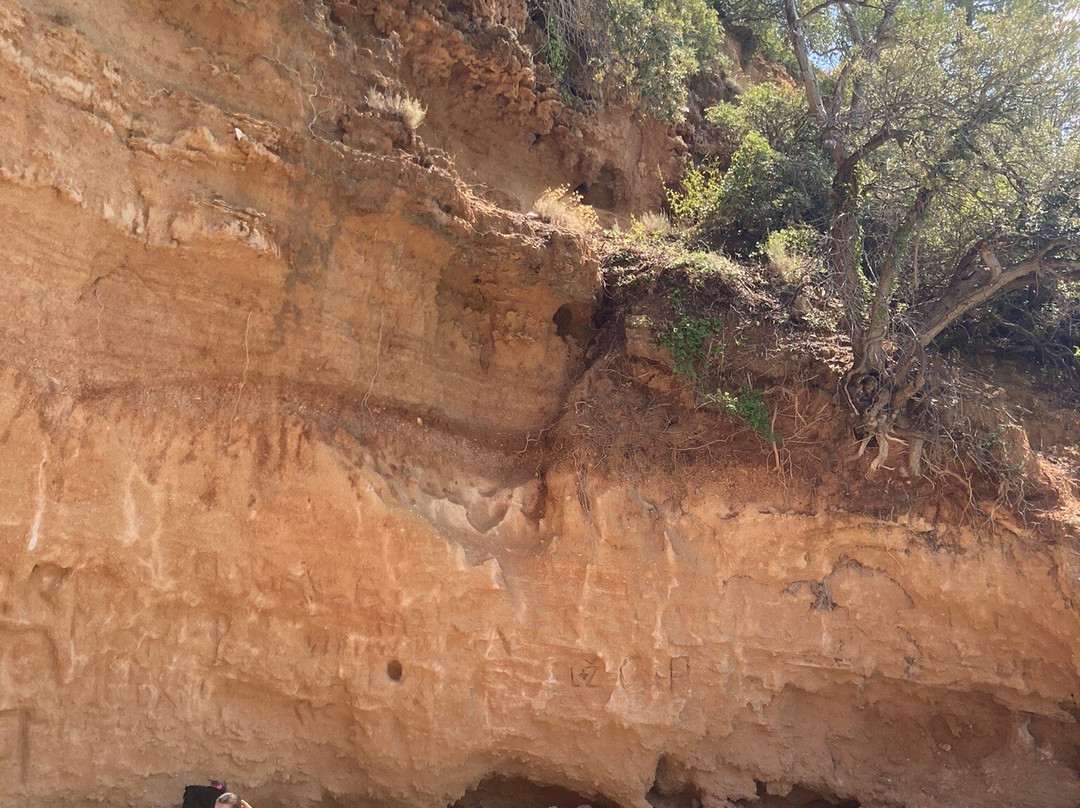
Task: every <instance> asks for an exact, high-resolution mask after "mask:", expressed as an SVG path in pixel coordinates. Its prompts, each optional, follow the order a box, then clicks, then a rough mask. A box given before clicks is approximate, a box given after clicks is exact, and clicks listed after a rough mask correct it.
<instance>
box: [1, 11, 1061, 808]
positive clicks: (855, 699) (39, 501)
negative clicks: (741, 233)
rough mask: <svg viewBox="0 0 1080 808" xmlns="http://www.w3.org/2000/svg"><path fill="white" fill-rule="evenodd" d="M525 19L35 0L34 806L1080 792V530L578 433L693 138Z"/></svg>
mask: <svg viewBox="0 0 1080 808" xmlns="http://www.w3.org/2000/svg"><path fill="white" fill-rule="evenodd" d="M524 25H525V11H524V7H523V6H522V5H521V4H519V3H514V2H506V3H503V2H476V3H474V2H471V1H470V0H465V1H464V2H451V3H448V4H447V5H443V4H442V3H441V2H439V1H438V0H426V2H420V1H419V0H417V2H411V1H410V0H384V1H382V2H367V1H366V0H361V2H358V3H344V2H339V3H321V2H318V1H317V0H307V1H306V2H301V0H262V2H258V3H256V2H252V1H251V0H247V1H246V2H245V1H244V0H200V2H194V1H193V0H190V1H186V2H175V0H92V1H91V0H53V1H52V2H45V1H44V0H42V1H41V2H38V0H0V212H2V216H0V240H2V243H3V252H2V256H3V259H2V260H3V264H4V265H3V268H2V275H0V304H2V305H3V308H4V311H5V316H4V317H3V318H2V320H0V784H2V789H0V805H3V806H12V807H14V806H21V805H26V804H29V803H31V802H32V803H33V804H35V805H38V806H43V808H48V807H49V806H60V805H64V806H83V805H91V804H99V803H101V802H105V801H107V802H108V803H109V804H111V805H118V806H123V805H131V806H134V805H151V806H168V805H174V804H177V803H178V801H179V795H180V793H181V790H182V787H183V785H184V784H186V783H188V782H199V781H205V780H206V779H208V778H209V777H211V776H217V777H223V778H225V779H227V780H229V781H230V783H231V784H233V785H235V786H236V787H238V788H239V789H240V790H242V791H243V792H244V794H245V795H246V796H247V797H248V798H249V799H250V800H251V801H252V802H253V803H255V804H256V805H259V806H263V807H265V806H270V807H271V808H272V806H278V805H296V806H316V805H327V806H331V805H341V806H351V805H379V806H421V807H422V808H438V807H439V806H443V805H446V804H448V803H452V802H454V801H456V800H459V799H461V798H462V797H463V796H465V795H466V793H467V792H468V796H465V799H464V801H463V806H477V805H481V806H502V805H506V806H510V805H515V806H526V808H534V806H535V808H546V806H548V805H560V806H565V807H566V808H574V806H576V805H578V804H579V803H584V802H592V803H593V804H596V805H610V804H611V803H614V804H617V805H619V806H622V808H645V807H646V806H647V802H646V798H647V795H648V799H650V800H651V801H652V802H653V803H654V804H657V805H661V806H677V807H678V808H697V806H698V805H701V806H705V808H721V807H722V806H726V805H729V804H731V803H734V804H738V805H759V806H799V805H818V804H831V803H837V804H845V805H849V806H852V805H862V806H872V805H877V806H906V807H907V808H929V806H979V808H992V807H994V806H1001V808H1006V806H1008V807H1010V808H1018V807H1020V806H1030V807H1031V808H1043V807H1047V808H1049V807H1053V806H1060V808H1071V807H1072V806H1075V805H1077V804H1078V803H1080V732H1078V727H1080V725H1078V723H1077V722H1078V720H1080V705H1078V702H1080V673H1078V671H1080V612H1078V611H1077V600H1078V599H1080V551H1078V545H1077V543H1076V541H1075V539H1073V538H1070V536H1071V535H1074V534H1070V532H1069V531H1068V530H1058V531H1055V532H1054V533H1053V535H1052V536H1051V534H1050V532H1048V531H1047V532H1042V533H1041V532H1040V530H1039V529H1038V528H1035V529H1031V528H1019V527H1017V526H1016V525H1011V528H1012V529H1011V530H1004V529H1001V530H986V529H982V530H979V531H977V530H976V529H975V528H973V527H971V526H964V525H962V524H953V523H950V522H949V520H937V521H934V520H932V519H928V518H926V517H925V516H922V515H913V514H908V515H894V516H893V518H882V517H880V516H879V517H875V516H873V515H868V514H867V513H866V512H865V511H864V510H860V509H859V508H856V507H853V506H849V504H848V503H846V502H845V500H844V498H843V496H842V493H841V492H840V490H839V489H838V488H836V487H831V488H830V487H825V488H821V487H820V486H817V485H814V486H812V485H810V484H809V483H808V482H806V481H803V480H800V479H799V478H798V477H797V476H796V477H794V478H791V477H786V478H781V477H779V476H778V475H777V474H776V473H775V472H774V471H772V470H770V467H769V464H768V462H767V458H766V459H761V458H756V459H755V458H753V457H745V456H738V455H735V454H732V455H730V456H725V454H724V453H723V452H720V453H719V455H718V456H716V459H715V462H713V463H712V464H710V466H709V467H707V468H697V469H696V470H693V471H692V473H691V472H690V471H685V470H684V471H683V472H678V473H676V472H673V471H671V470H669V469H663V468H659V467H658V468H657V469H655V470H653V471H652V472H650V471H649V470H648V469H646V470H644V471H643V470H641V469H634V470H633V473H631V471H630V470H624V471H620V469H619V467H618V464H617V463H615V464H613V463H611V462H605V463H604V464H600V465H598V464H596V463H589V462H585V461H583V460H582V459H581V458H582V457H586V456H591V455H589V454H588V452H584V450H583V452H582V453H577V452H575V451H561V452H552V451H548V450H547V449H546V448H545V447H546V446H549V445H550V442H549V441H547V438H546V435H547V432H546V430H548V429H549V428H550V427H551V426H552V425H553V424H556V423H557V422H559V421H560V419H562V421H563V422H565V420H566V418H567V417H570V416H572V415H573V414H574V407H573V406H569V407H568V406H567V403H568V402H570V403H571V404H581V402H582V401H583V399H582V398H581V397H580V395H574V393H575V392H576V393H577V394H580V392H581V384H582V382H581V381H579V380H580V379H581V378H582V372H583V371H584V369H585V365H586V357H585V346H584V344H583V338H582V336H583V334H584V333H585V331H586V330H587V327H588V324H589V321H590V317H591V314H592V312H593V310H594V308H595V307H596V305H597V304H598V302H599V290H600V282H599V276H598V263H597V259H596V257H595V255H594V254H593V252H592V249H591V248H590V246H589V245H588V244H587V243H585V242H584V241H582V240H581V239H580V238H579V237H577V236H574V235H572V234H568V233H563V232H558V231H556V230H553V229H552V228H550V227H547V226H546V225H543V224H542V223H539V222H537V221H535V220H533V219H529V218H527V217H525V216H523V215H521V213H520V212H514V211H515V210H516V211H521V210H526V209H527V208H528V206H529V205H530V204H531V201H532V200H533V199H535V197H536V195H537V194H538V193H539V192H540V190H542V189H543V188H544V187H547V186H550V185H556V184H560V183H563V182H566V183H569V184H571V185H584V190H585V191H586V193H587V195H589V196H591V198H592V199H593V200H594V201H596V202H598V203H600V204H603V205H604V206H605V207H607V208H608V209H610V210H613V211H615V212H626V211H629V210H641V209H646V208H648V207H650V206H653V205H655V203H656V201H657V200H658V198H659V197H658V194H659V193H660V190H659V188H660V186H659V177H658V176H657V172H656V167H657V166H658V165H662V166H667V168H665V170H674V169H673V168H672V167H673V166H675V165H677V159H678V152H679V148H680V146H679V144H678V142H677V141H676V140H675V139H674V138H673V137H672V136H671V133H669V132H668V131H667V130H666V129H665V128H663V127H661V126H659V125H658V124H656V123H650V122H646V121H641V120H639V119H637V118H635V117H634V116H633V115H632V114H630V113H629V112H627V111H626V110H614V111H611V112H609V113H605V116H604V117H603V119H600V120H597V119H583V118H581V117H580V116H576V115H574V114H572V113H570V112H569V111H567V110H566V109H564V108H563V107H562V106H561V104H560V103H559V101H558V99H557V96H556V95H555V94H554V92H553V91H552V90H550V89H544V88H543V82H542V81H540V80H539V79H538V78H537V73H536V71H535V70H534V69H533V67H532V65H531V60H530V59H529V56H528V51H527V50H526V49H525V48H524V47H523V46H522V45H521V44H520V39H519V35H521V34H522V33H523V31H524ZM373 86H374V87H380V88H384V89H394V88H405V89H407V90H408V91H409V92H411V93H412V94H413V95H415V96H416V97H418V98H420V99H421V101H422V102H424V104H425V105H426V106H427V107H428V115H427V120H426V122H425V123H424V124H423V125H422V126H421V127H420V129H419V130H418V132H417V135H418V137H417V135H414V134H413V133H411V132H410V131H409V130H408V129H407V128H406V127H405V126H404V125H403V124H402V123H401V122H400V121H399V120H397V119H394V118H387V117H385V116H379V115H378V114H375V113H373V112H372V111H370V110H367V109H366V107H365V103H364V97H365V93H366V90H367V89H368V88H369V87H373ZM434 146H437V147H438V148H433V147H434ZM556 323H558V324H556ZM619 395H620V394H619V391H617V390H607V391H604V390H600V391H599V392H597V393H596V395H595V396H594V397H593V398H592V399H590V401H591V404H590V406H599V407H601V408H602V407H604V406H607V405H608V403H611V406H615V404H616V403H617V402H618V397H619ZM1057 417H1058V418H1059V419H1060V420H1061V421H1062V422H1063V423H1064V422H1067V421H1068V420H1069V419H1070V418H1071V417H1072V414H1071V413H1069V412H1063V413H1058V415H1057ZM1044 428H1045V425H1044ZM1068 432H1069V430H1063V431H1061V434H1063V435H1064V434H1067V433H1068ZM582 440H584V439H582ZM845 451H846V450H845ZM840 452H841V447H837V450H836V454H837V455H839V453H840ZM836 462H837V463H839V462H840V461H839V460H838V459H837V460H836ZM826 465H828V464H826ZM624 472H625V473H624ZM1070 502H1071V500H1068V499H1067V498H1066V499H1064V500H1063V502H1062V504H1061V505H1060V506H1059V511H1060V512H1059V513H1058V514H1057V517H1058V519H1059V521H1060V522H1063V523H1067V522H1068V521H1069V519H1070V517H1069V514H1068V508H1069V507H1070V504H1069V503H1070Z"/></svg>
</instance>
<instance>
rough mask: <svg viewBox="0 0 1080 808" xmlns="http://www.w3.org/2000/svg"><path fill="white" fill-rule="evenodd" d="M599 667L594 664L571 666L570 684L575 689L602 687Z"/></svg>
mask: <svg viewBox="0 0 1080 808" xmlns="http://www.w3.org/2000/svg"><path fill="white" fill-rule="evenodd" d="M599 673H600V668H599V666H597V665H595V664H594V663H592V662H586V663H584V664H575V665H571V666H570V684H571V685H573V686H574V687H600V682H599V677H598V676H597V674H599Z"/></svg>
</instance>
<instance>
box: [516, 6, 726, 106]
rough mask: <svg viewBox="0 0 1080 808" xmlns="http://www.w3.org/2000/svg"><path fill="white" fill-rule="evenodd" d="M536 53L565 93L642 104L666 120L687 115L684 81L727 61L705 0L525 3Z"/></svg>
mask: <svg viewBox="0 0 1080 808" xmlns="http://www.w3.org/2000/svg"><path fill="white" fill-rule="evenodd" d="M530 7H531V10H532V15H533V19H534V21H536V22H537V24H538V26H539V27H540V28H541V29H542V31H541V33H542V37H541V47H540V53H541V54H542V55H543V57H544V58H545V60H546V61H547V63H548V65H549V66H550V67H551V69H552V72H553V73H554V75H555V77H556V78H557V79H558V80H559V82H560V83H561V84H562V86H563V89H564V91H566V92H567V93H568V94H570V95H572V96H574V97H577V98H579V99H586V98H591V100H592V102H593V103H595V104H598V105H599V104H602V103H604V101H606V100H607V99H608V97H611V98H614V99H617V100H621V101H628V102H630V103H633V104H638V105H640V106H641V107H642V108H643V109H644V110H645V111H647V112H649V113H651V114H653V115H655V116H657V117H659V118H662V119H664V120H669V121H680V120H682V118H683V117H684V115H685V113H686V103H687V83H688V82H689V80H690V79H691V78H692V77H693V76H695V75H696V74H698V73H700V72H702V71H703V70H706V69H717V68H719V67H720V66H721V65H722V64H723V63H724V57H723V56H722V54H721V53H720V43H721V34H720V27H719V21H718V19H717V16H716V12H715V11H714V10H713V9H712V7H711V6H710V5H709V4H708V3H707V2H705V0H530Z"/></svg>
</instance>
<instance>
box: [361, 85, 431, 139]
mask: <svg viewBox="0 0 1080 808" xmlns="http://www.w3.org/2000/svg"><path fill="white" fill-rule="evenodd" d="M367 105H368V106H369V107H371V108H372V109H373V110H375V111H376V112H378V113H380V114H382V115H393V116H396V117H398V118H400V119H401V122H402V123H404V124H405V125H406V126H407V127H409V129H412V130H415V129H416V128H417V127H418V126H420V124H421V123H423V122H424V116H425V115H426V114H427V110H426V109H424V107H423V106H421V105H420V102H419V101H417V100H416V99H415V98H413V97H412V96H410V95H409V94H408V93H384V92H382V91H381V90H376V89H375V88H374V87H372V88H371V89H369V90H368V91H367Z"/></svg>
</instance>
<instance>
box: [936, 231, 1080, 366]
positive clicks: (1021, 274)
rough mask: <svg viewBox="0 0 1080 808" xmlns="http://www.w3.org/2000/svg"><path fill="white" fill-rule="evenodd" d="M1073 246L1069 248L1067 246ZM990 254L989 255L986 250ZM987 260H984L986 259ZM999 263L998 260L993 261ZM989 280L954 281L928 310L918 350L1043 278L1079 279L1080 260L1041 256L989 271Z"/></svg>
mask: <svg viewBox="0 0 1080 808" xmlns="http://www.w3.org/2000/svg"><path fill="white" fill-rule="evenodd" d="M1066 246H1070V245H1066ZM987 252H988V253H989V254H990V255H993V253H990V252H989V250H988V249H987ZM984 260H985V258H984ZM994 260H995V261H996V260H997V259H996V256H995V257H994ZM987 270H988V273H989V277H988V279H979V278H977V277H969V278H967V279H960V278H954V282H953V283H952V284H950V289H948V290H947V291H946V293H945V294H944V295H942V297H941V298H939V299H938V300H937V301H935V302H934V303H933V304H931V306H930V307H929V309H928V311H927V314H926V316H925V317H924V318H923V325H922V328H920V329H919V332H918V344H919V347H921V348H925V347H927V346H928V345H929V344H930V343H931V342H933V341H934V339H935V338H936V337H937V335H938V334H940V333H941V332H942V331H944V330H945V329H946V328H948V327H949V326H950V325H952V324H953V323H954V322H956V320H958V319H959V318H960V317H962V316H964V315H965V314H967V313H968V312H969V311H971V310H972V309H973V308H975V307H976V306H980V305H982V304H983V303H985V302H986V301H988V300H990V299H991V298H993V297H995V296H997V295H998V294H1001V293H1002V292H1005V291H1008V290H1010V289H1015V288H1019V287H1023V286H1027V285H1030V283H1031V282H1032V281H1033V280H1034V279H1035V278H1037V277H1038V276H1040V275H1044V274H1045V275H1055V276H1057V277H1080V260H1075V261H1074V260H1068V259H1049V260H1047V259H1044V258H1042V257H1041V256H1040V255H1036V256H1034V257H1032V258H1028V259H1027V260H1025V261H1019V262H1017V263H1015V264H1010V265H1009V266H1008V267H1001V265H1000V263H999V264H998V270H997V271H995V270H994V269H993V268H991V267H987Z"/></svg>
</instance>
